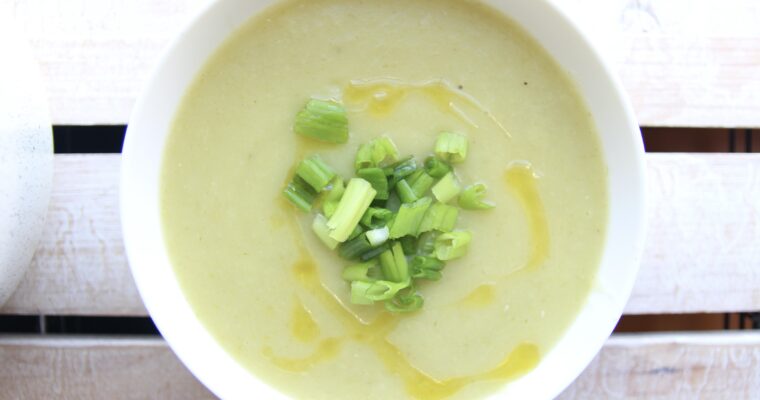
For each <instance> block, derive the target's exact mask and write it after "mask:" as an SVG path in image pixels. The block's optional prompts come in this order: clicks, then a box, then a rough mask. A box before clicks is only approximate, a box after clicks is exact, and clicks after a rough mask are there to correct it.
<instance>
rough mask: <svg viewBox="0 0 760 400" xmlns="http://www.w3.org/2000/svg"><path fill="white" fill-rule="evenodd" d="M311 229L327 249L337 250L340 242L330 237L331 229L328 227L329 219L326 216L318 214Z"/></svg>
mask: <svg viewBox="0 0 760 400" xmlns="http://www.w3.org/2000/svg"><path fill="white" fill-rule="evenodd" d="M311 229H312V230H313V231H314V233H315V234H316V235H317V237H318V238H319V240H321V241H322V243H324V244H325V246H327V248H329V249H330V250H335V248H336V247H338V241H337V240H335V239H333V238H331V237H330V228H328V227H327V218H325V216H324V215H322V214H317V215H316V216H315V217H314V222H312V224H311Z"/></svg>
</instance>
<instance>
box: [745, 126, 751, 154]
mask: <svg viewBox="0 0 760 400" xmlns="http://www.w3.org/2000/svg"><path fill="white" fill-rule="evenodd" d="M744 151H745V152H747V153H752V129H745V130H744Z"/></svg>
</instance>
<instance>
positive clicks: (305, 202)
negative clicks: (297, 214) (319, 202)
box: [282, 176, 317, 212]
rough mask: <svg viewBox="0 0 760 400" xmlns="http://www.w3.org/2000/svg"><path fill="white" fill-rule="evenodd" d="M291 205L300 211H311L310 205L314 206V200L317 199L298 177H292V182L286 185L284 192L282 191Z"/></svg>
mask: <svg viewBox="0 0 760 400" xmlns="http://www.w3.org/2000/svg"><path fill="white" fill-rule="evenodd" d="M282 194H283V195H285V198H287V199H288V200H289V201H290V202H291V203H293V205H295V206H296V207H298V208H300V209H301V210H302V211H306V212H309V211H311V205H312V204H314V200H315V199H316V197H317V193H316V192H315V191H314V189H312V188H311V186H309V185H308V184H307V183H306V182H304V180H303V179H301V178H300V177H298V176H294V177H293V180H292V181H290V183H288V186H287V187H285V190H283V191H282Z"/></svg>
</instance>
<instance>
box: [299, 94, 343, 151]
mask: <svg viewBox="0 0 760 400" xmlns="http://www.w3.org/2000/svg"><path fill="white" fill-rule="evenodd" d="M293 131H295V133H297V134H299V135H301V136H306V137H310V138H314V139H317V140H321V141H324V142H330V143H346V142H347V141H348V118H347V117H346V109H345V108H343V106H342V105H340V104H338V103H336V102H334V101H329V100H318V99H311V100H309V102H308V103H306V106H305V107H304V108H303V110H301V111H300V112H299V113H298V114H297V115H296V122H295V124H294V125H293Z"/></svg>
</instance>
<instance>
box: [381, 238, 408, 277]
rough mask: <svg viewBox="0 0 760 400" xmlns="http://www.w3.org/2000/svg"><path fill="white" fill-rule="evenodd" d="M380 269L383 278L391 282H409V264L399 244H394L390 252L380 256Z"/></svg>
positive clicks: (387, 251)
mask: <svg viewBox="0 0 760 400" xmlns="http://www.w3.org/2000/svg"><path fill="white" fill-rule="evenodd" d="M380 268H381V269H382V271H383V276H385V279H388V280H389V281H392V282H404V281H407V282H408V281H409V264H408V263H407V261H406V256H405V255H404V250H403V249H402V248H401V243H394V244H393V246H391V248H390V250H386V251H384V252H382V253H381V254H380Z"/></svg>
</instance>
